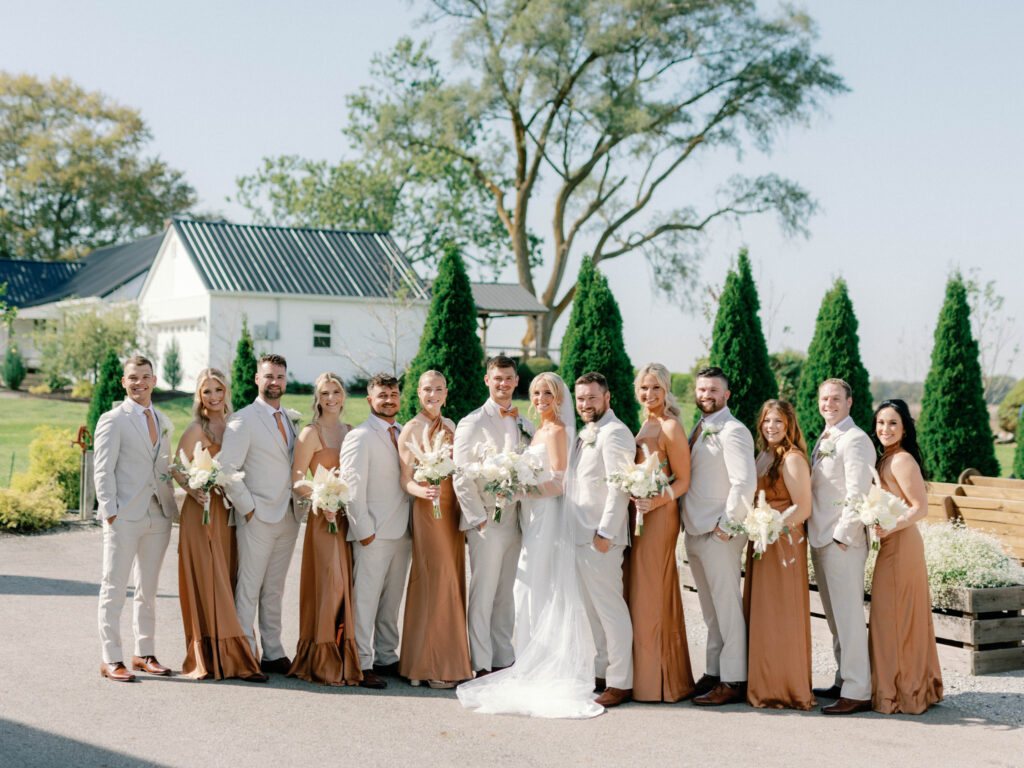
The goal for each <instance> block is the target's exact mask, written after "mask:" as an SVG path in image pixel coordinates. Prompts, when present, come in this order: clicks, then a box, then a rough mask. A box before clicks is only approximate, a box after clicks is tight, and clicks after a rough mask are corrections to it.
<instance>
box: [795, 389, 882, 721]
mask: <svg viewBox="0 0 1024 768" xmlns="http://www.w3.org/2000/svg"><path fill="white" fill-rule="evenodd" d="M852 405H853V395H852V391H851V389H850V385H849V384H847V383H846V382H845V381H843V380H842V379H828V380H826V381H825V382H824V383H822V385H821V386H820V387H819V388H818V412H819V413H821V416H822V418H824V419H825V431H824V432H822V433H821V437H819V438H818V442H817V443H816V444H815V446H814V450H813V451H812V452H811V491H812V493H813V503H812V507H811V510H812V511H811V516H810V518H809V519H808V521H807V540H808V542H809V543H810V545H811V561H812V562H813V563H814V575H815V578H816V579H817V581H818V594H819V595H821V604H822V606H823V607H824V609H825V618H826V619H827V620H828V628H829V629H830V630H831V631H832V649H833V651H834V653H835V656H836V665H837V668H836V679H835V684H834V685H833V686H832V687H831V688H826V689H816V690H815V691H814V693H815V695H816V696H818V697H819V698H826V699H838V701H837V702H836V703H835V704H832V705H831V706H826V707H822V710H821V711H822V712H824V713H825V714H828V715H846V714H850V713H852V712H861V711H865V710H868V709H871V662H870V659H869V657H868V634H867V630H866V629H865V628H864V563H865V561H866V560H867V556H868V537H867V529H866V528H865V527H864V525H862V524H861V522H860V520H858V519H857V517H856V516H855V515H853V514H851V513H850V502H851V501H852V500H855V499H857V498H859V497H860V496H861V495H863V494H865V493H867V492H868V490H869V489H870V488H871V479H872V478H871V469H872V467H874V465H875V448H874V446H873V445H872V443H871V438H870V437H868V436H867V435H866V434H865V433H864V431H863V430H862V429H860V428H859V427H858V426H857V425H856V424H854V423H853V419H852V418H850V408H851V407H852Z"/></svg>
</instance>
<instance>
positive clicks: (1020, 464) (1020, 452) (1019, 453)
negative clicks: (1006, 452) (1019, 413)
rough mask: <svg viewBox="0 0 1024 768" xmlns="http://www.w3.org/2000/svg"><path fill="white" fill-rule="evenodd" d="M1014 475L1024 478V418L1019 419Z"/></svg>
mask: <svg viewBox="0 0 1024 768" xmlns="http://www.w3.org/2000/svg"><path fill="white" fill-rule="evenodd" d="M1013 476H1014V477H1016V478H1021V479H1024V419H1017V450H1016V451H1014V453H1013Z"/></svg>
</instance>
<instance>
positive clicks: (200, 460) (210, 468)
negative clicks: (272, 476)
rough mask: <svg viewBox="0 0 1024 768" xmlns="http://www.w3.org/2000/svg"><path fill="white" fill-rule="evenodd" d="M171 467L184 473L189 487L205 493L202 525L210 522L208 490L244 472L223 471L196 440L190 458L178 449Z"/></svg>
mask: <svg viewBox="0 0 1024 768" xmlns="http://www.w3.org/2000/svg"><path fill="white" fill-rule="evenodd" d="M171 469H172V470H174V471H177V472H181V473H182V474H183V475H185V477H186V479H187V483H188V487H189V488H192V489H194V490H197V491H202V492H203V493H205V494H207V496H206V503H205V504H203V525H209V524H210V496H209V494H210V491H212V490H213V489H214V488H215V487H217V486H220V487H222V488H223V487H224V486H225V485H227V484H228V483H230V482H232V481H234V480H241V479H242V478H243V477H245V473H244V472H225V471H224V468H223V467H222V466H221V464H220V462H219V461H217V459H215V458H214V457H213V456H211V455H210V451H209V450H208V449H206V448H204V447H203V444H202V442H200V441H198V440H197V441H196V447H195V449H194V450H193V452H192V460H191V461H189V460H188V457H187V456H186V455H185V451H184V450H181V451H178V458H177V459H176V460H175V461H174V463H173V464H171Z"/></svg>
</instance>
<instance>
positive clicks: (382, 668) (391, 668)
mask: <svg viewBox="0 0 1024 768" xmlns="http://www.w3.org/2000/svg"><path fill="white" fill-rule="evenodd" d="M373 672H374V674H377V675H380V676H381V677H398V662H397V661H393V662H391V663H390V664H374V665H373Z"/></svg>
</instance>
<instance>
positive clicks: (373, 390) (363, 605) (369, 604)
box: [340, 373, 412, 688]
mask: <svg viewBox="0 0 1024 768" xmlns="http://www.w3.org/2000/svg"><path fill="white" fill-rule="evenodd" d="M366 393H367V396H366V400H367V402H368V403H369V404H370V415H369V416H367V417H366V421H364V422H363V423H362V424H360V425H359V426H358V427H356V428H355V429H353V430H352V431H351V432H349V433H348V435H347V436H346V437H345V442H344V443H342V446H341V459H340V467H341V471H342V472H343V473H346V474H349V475H351V478H352V479H351V482H352V484H353V485H352V501H351V502H350V503H349V505H348V509H347V511H346V514H347V515H348V539H349V541H351V542H353V546H352V550H353V551H352V558H353V561H354V567H353V576H352V579H353V581H352V605H353V611H354V613H355V636H356V649H357V651H358V652H359V666H360V668H361V669H362V671H363V680H362V682H361V683H360V685H362V686H363V687H364V688H385V687H387V683H386V682H385V681H384V680H383V679H382V678H381V677H380V676H381V675H388V676H393V677H397V676H398V640H399V637H398V613H399V607H400V606H401V604H402V595H403V593H404V592H405V580H406V578H407V577H408V575H409V561H410V559H411V557H412V538H411V536H410V533H409V523H410V520H411V516H412V501H411V499H410V497H409V494H407V493H406V492H405V489H404V488H403V487H402V481H401V465H400V463H399V460H398V435H399V434H400V433H401V431H402V425H401V424H399V423H398V422H397V421H395V414H396V413H398V406H399V402H400V400H401V393H400V392H399V385H398V379H396V378H395V377H394V376H392V375H390V374H387V373H379V374H377V375H376V376H374V377H373V378H372V379H370V382H369V384H367V386H366Z"/></svg>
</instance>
